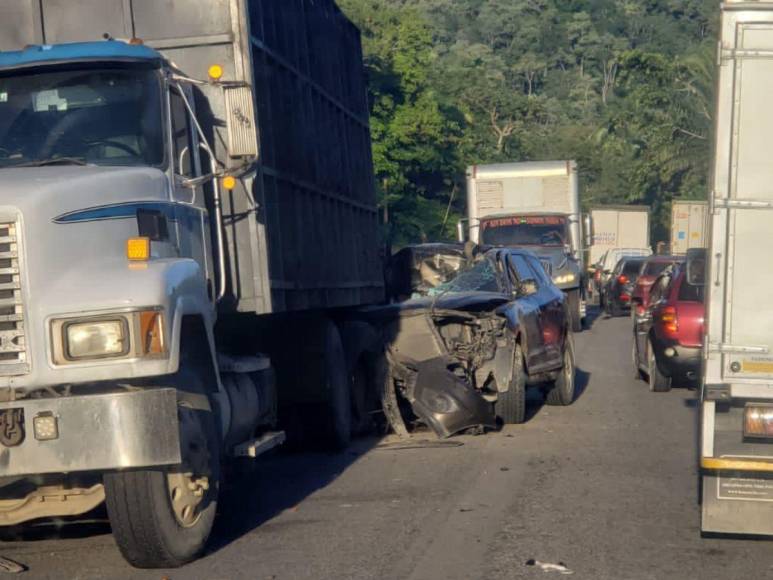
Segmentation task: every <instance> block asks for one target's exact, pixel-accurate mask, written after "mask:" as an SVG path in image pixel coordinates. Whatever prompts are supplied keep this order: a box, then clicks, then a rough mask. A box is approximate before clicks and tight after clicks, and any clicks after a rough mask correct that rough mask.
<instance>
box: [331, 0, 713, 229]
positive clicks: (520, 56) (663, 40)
mask: <svg viewBox="0 0 773 580" xmlns="http://www.w3.org/2000/svg"><path fill="white" fill-rule="evenodd" d="M338 3H339V5H340V6H341V8H342V9H343V10H344V11H345V13H346V14H347V15H348V16H349V17H350V18H351V19H352V20H353V21H354V23H355V24H357V26H359V27H360V29H361V30H362V34H363V45H364V50H365V59H366V67H367V73H368V77H369V86H370V107H371V133H372V137H373V151H374V164H375V171H376V178H377V187H378V189H379V195H380V200H381V203H382V205H383V206H384V207H385V211H386V213H388V216H389V219H390V226H389V227H390V234H391V237H392V240H393V243H395V244H403V243H407V242H417V241H422V240H436V239H441V238H443V239H445V238H450V237H453V235H454V229H455V223H456V221H457V219H458V218H459V216H460V214H461V213H463V211H464V198H465V193H464V170H465V167H466V166H467V165H470V164H474V163H491V162H499V161H525V160H544V159H569V158H572V159H576V160H577V161H578V165H579V167H580V171H581V184H582V196H583V204H584V205H585V206H586V207H589V206H593V205H598V204H613V203H614V204H619V203H624V204H629V203H637V204H645V205H649V206H651V207H652V214H653V238H654V239H655V240H657V239H663V238H665V237H667V235H666V233H665V232H666V230H665V227H666V223H667V221H668V219H669V215H670V202H671V200H672V199H677V198H679V199H696V198H705V196H706V182H707V177H708V165H709V155H710V147H711V135H710V132H711V128H712V119H711V118H712V115H713V105H712V101H713V90H714V81H713V76H714V58H715V56H714V55H715V50H716V21H717V17H718V14H719V3H718V2H717V0H338Z"/></svg>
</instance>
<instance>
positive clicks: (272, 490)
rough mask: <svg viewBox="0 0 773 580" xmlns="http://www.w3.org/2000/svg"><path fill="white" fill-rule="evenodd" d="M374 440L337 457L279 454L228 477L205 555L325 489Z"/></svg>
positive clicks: (354, 445)
mask: <svg viewBox="0 0 773 580" xmlns="http://www.w3.org/2000/svg"><path fill="white" fill-rule="evenodd" d="M379 440H380V439H379V438H378V437H368V438H362V439H358V440H356V441H354V442H353V443H352V444H351V445H350V446H349V448H348V449H347V450H346V451H343V452H341V453H322V452H318V453H281V452H278V453H276V454H269V455H268V456H266V457H264V458H262V459H260V460H258V461H254V462H252V463H251V464H250V465H251V467H250V468H249V470H248V471H247V470H241V471H240V472H238V473H234V474H232V476H231V477H230V479H229V480H228V482H227V483H226V485H225V489H224V490H223V492H221V501H220V505H219V506H218V518H217V520H216V522H215V529H214V531H213V533H212V536H211V538H210V541H209V546H208V549H207V552H208V554H213V553H215V552H218V551H219V550H221V549H222V548H224V547H225V546H227V545H228V544H230V543H231V542H233V541H235V540H237V539H238V538H240V537H242V536H244V535H246V534H249V533H250V532H252V531H253V530H255V529H256V528H258V527H260V526H262V525H263V524H265V523H266V522H267V521H269V520H271V519H272V518H274V517H276V516H278V515H279V514H281V513H282V512H284V511H286V510H291V511H293V510H297V509H298V504H300V503H301V502H302V501H303V500H304V499H306V498H307V497H309V496H310V495H312V494H313V493H314V492H316V491H318V490H320V489H322V488H324V487H326V486H327V485H329V484H330V483H331V482H332V481H334V480H335V479H336V478H337V477H338V476H340V475H341V474H342V473H343V472H344V471H345V470H346V469H347V468H348V467H349V466H351V465H352V464H353V463H355V462H356V461H357V460H358V459H359V458H360V457H362V456H363V455H365V454H366V453H367V452H368V451H370V450H371V449H372V448H373V447H375V446H376V445H377V444H378V442H379Z"/></svg>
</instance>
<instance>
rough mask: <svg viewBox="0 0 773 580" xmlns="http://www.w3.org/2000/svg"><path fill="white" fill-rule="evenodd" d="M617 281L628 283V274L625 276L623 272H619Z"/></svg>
mask: <svg viewBox="0 0 773 580" xmlns="http://www.w3.org/2000/svg"><path fill="white" fill-rule="evenodd" d="M617 281H618V282H620V283H621V284H628V276H626V275H625V274H620V275H619V276H618V277H617Z"/></svg>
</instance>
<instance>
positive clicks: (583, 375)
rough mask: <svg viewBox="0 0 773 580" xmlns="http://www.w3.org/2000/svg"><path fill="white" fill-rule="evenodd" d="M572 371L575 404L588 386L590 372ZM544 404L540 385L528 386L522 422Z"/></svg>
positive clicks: (537, 411) (535, 414)
mask: <svg viewBox="0 0 773 580" xmlns="http://www.w3.org/2000/svg"><path fill="white" fill-rule="evenodd" d="M574 373H575V374H574V385H575V394H574V403H573V404H576V403H577V400H578V399H579V398H580V397H582V395H583V393H585V390H586V389H587V388H588V384H590V376H591V374H590V373H589V372H587V371H584V370H582V369H580V368H575V371H574ZM545 405H546V401H545V395H544V392H543V390H542V389H541V388H540V387H530V388H529V389H528V390H527V391H526V420H525V421H524V423H528V422H529V421H531V420H532V419H533V418H534V417H536V416H537V415H538V414H539V412H540V410H541V409H542V407H544V406H545Z"/></svg>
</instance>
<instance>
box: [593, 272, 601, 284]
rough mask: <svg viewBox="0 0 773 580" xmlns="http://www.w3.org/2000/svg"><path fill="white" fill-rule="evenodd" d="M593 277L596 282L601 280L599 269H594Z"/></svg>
mask: <svg viewBox="0 0 773 580" xmlns="http://www.w3.org/2000/svg"><path fill="white" fill-rule="evenodd" d="M593 279H594V280H595V281H596V282H598V281H599V280H601V270H596V271H595V272H594V273H593Z"/></svg>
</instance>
